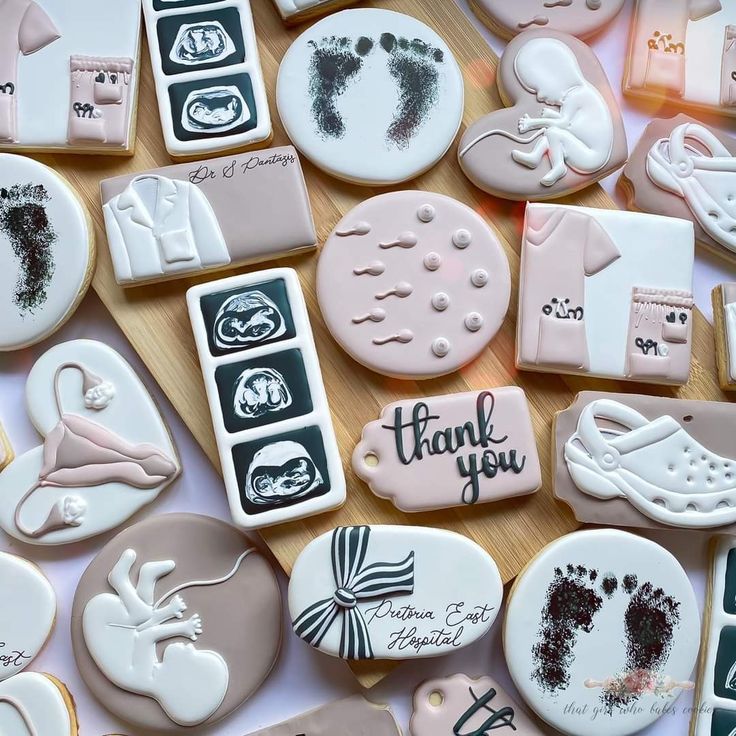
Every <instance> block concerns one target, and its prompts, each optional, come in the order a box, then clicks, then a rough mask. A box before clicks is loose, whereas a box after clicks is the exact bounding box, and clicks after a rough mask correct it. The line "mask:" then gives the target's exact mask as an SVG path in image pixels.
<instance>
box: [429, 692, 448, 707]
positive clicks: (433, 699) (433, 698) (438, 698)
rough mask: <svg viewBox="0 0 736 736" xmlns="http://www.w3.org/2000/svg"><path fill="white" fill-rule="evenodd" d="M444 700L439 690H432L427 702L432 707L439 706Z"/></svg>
mask: <svg viewBox="0 0 736 736" xmlns="http://www.w3.org/2000/svg"><path fill="white" fill-rule="evenodd" d="M444 702H445V696H444V695H443V694H442V693H441V692H440V691H439V690H432V692H431V693H430V694H429V704H430V705H431V706H432V707H433V708H439V707H440V706H441V705H442V703H444Z"/></svg>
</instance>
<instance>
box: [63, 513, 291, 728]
mask: <svg viewBox="0 0 736 736" xmlns="http://www.w3.org/2000/svg"><path fill="white" fill-rule="evenodd" d="M71 628H72V643H73V645H74V654H75V657H76V660H77V666H78V667H79V671H80V672H81V674H82V677H83V678H84V680H85V682H86V683H87V686H88V687H89V688H90V690H92V692H93V694H94V695H95V696H96V697H97V698H98V699H99V700H100V702H101V703H102V704H103V705H104V706H105V707H106V708H107V709H108V710H110V711H111V712H112V713H114V714H115V715H116V716H117V717H119V718H122V719H124V720H126V721H128V722H129V723H130V724H131V726H132V727H134V728H136V729H143V730H149V729H150V730H155V731H157V732H162V733H181V728H182V727H185V726H204V725H209V724H212V723H214V722H215V721H219V720H220V719H221V718H224V717H225V716H227V715H228V714H229V713H231V712H232V711H234V710H235V709H236V708H238V707H239V706H240V705H242V703H244V702H245V701H246V700H247V699H248V698H249V697H250V696H251V695H252V694H253V693H254V692H255V691H256V690H257V689H258V687H260V685H261V683H262V682H263V680H264V679H265V678H266V676H267V675H268V673H269V672H270V671H271V668H272V667H273V665H274V662H275V661H276V657H277V655H278V651H279V647H280V643H281V597H280V593H279V587H278V582H277V580H276V577H275V575H274V573H273V570H272V569H271V567H270V565H269V563H268V562H267V561H266V560H265V558H264V557H262V556H261V555H260V554H259V553H258V552H257V551H256V549H255V548H254V547H252V546H251V545H250V543H249V542H248V541H247V540H246V539H245V537H243V536H242V535H241V534H240V533H239V532H238V531H237V530H236V529H234V528H233V527H231V526H229V525H228V524H225V523H224V522H222V521H219V520H217V519H212V518H210V517H207V516H199V515H197V514H166V515H163V516H156V517H153V518H150V519H147V520H146V521H142V522H139V523H138V524H135V525H134V526H131V527H128V528H127V529H126V530H125V531H123V532H121V533H120V534H118V535H117V536H116V537H115V538H114V539H112V541H110V542H108V544H107V545H105V547H103V549H102V551H101V552H100V553H99V554H98V555H97V557H95V559H94V560H93V561H92V563H91V564H90V566H89V567H88V568H87V570H86V571H85V572H84V574H83V575H82V578H81V580H80V582H79V587H78V588H77V592H76V595H75V597H74V606H73V609H72V626H71Z"/></svg>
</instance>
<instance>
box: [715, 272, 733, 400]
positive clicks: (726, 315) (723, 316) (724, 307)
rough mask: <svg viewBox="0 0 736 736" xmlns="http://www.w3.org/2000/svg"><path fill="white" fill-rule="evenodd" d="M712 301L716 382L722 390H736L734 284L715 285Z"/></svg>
mask: <svg viewBox="0 0 736 736" xmlns="http://www.w3.org/2000/svg"><path fill="white" fill-rule="evenodd" d="M712 301H713V328H714V336H715V341H716V362H717V364H718V382H719V383H720V384H721V388H722V389H723V390H724V391H736V284H734V283H728V284H720V285H719V286H716V288H715V289H713V292H712Z"/></svg>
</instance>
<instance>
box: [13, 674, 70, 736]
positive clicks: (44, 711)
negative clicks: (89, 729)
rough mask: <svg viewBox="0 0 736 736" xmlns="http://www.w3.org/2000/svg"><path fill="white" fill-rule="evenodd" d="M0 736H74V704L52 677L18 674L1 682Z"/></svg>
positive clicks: (64, 688) (66, 692)
mask: <svg viewBox="0 0 736 736" xmlns="http://www.w3.org/2000/svg"><path fill="white" fill-rule="evenodd" d="M0 733H1V734H2V735H3V736H77V734H78V733H79V727H78V724H77V716H76V713H75V710H74V701H73V700H72V696H71V694H70V693H69V691H68V690H67V689H66V686H65V685H63V684H62V683H61V682H60V681H59V680H57V679H56V678H55V677H52V676H51V675H43V674H40V673H38V672H21V673H20V674H19V675H15V677H11V678H10V679H8V680H4V681H3V682H0Z"/></svg>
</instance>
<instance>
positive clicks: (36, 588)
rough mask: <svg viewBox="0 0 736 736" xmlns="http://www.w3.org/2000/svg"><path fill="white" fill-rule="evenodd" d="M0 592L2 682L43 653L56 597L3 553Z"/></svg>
mask: <svg viewBox="0 0 736 736" xmlns="http://www.w3.org/2000/svg"><path fill="white" fill-rule="evenodd" d="M0 590H1V591H2V597H3V604H2V606H0V680H4V679H6V678H8V677H12V676H13V675H16V674H18V673H19V672H20V671H21V670H22V669H24V668H25V667H27V666H28V665H29V664H30V663H31V661H32V660H33V659H34V658H35V657H36V656H37V655H38V653H39V652H40V651H41V649H43V646H44V644H46V640H47V639H48V638H49V636H50V634H51V630H52V629H53V628H54V622H55V621H56V594H55V593H54V589H53V588H52V587H51V583H50V582H49V581H48V580H47V579H46V576H45V575H44V574H43V573H42V572H41V570H39V569H38V567H36V566H35V565H34V564H33V563H31V562H29V561H28V560H24V559H23V558H22V557H16V556H15V555H11V554H8V553H6V552H0ZM0 733H4V731H2V729H0Z"/></svg>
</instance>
